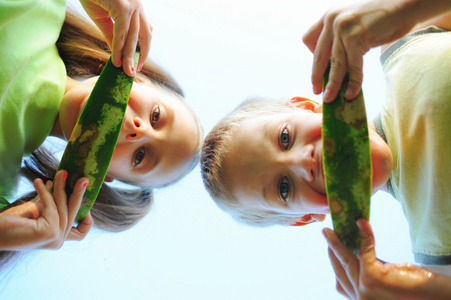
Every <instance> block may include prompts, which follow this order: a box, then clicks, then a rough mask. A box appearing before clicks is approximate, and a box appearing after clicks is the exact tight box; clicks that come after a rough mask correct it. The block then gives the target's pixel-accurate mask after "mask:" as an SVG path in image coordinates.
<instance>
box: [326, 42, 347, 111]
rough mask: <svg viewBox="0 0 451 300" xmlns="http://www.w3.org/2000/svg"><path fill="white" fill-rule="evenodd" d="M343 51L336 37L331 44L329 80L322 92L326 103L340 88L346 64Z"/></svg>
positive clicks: (332, 99)
mask: <svg viewBox="0 0 451 300" xmlns="http://www.w3.org/2000/svg"><path fill="white" fill-rule="evenodd" d="M345 52H346V50H345V49H344V47H343V44H342V42H341V40H340V39H339V38H338V37H336V38H335V40H334V43H333V46H332V54H331V55H332V57H331V62H330V72H329V80H328V82H327V86H326V89H325V91H324V94H323V101H324V102H326V103H330V102H332V101H334V100H335V98H337V95H338V91H339V90H340V88H341V84H342V82H343V78H344V76H345V73H346V68H347V64H348V63H347V60H346V54H345Z"/></svg>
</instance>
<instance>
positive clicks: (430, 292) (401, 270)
mask: <svg viewBox="0 0 451 300" xmlns="http://www.w3.org/2000/svg"><path fill="white" fill-rule="evenodd" d="M357 225H358V226H359V228H360V234H361V238H362V242H361V248H360V259H359V258H358V257H357V256H355V255H354V254H353V253H352V251H351V250H349V249H348V248H346V247H345V246H344V245H343V244H342V243H341V241H340V239H339V238H338V236H337V235H336V234H335V232H334V231H332V230H330V229H324V230H323V233H324V236H325V237H326V240H327V243H328V244H329V249H328V250H329V258H330V261H331V263H332V267H333V269H334V271H335V275H336V280H337V282H336V285H337V290H338V292H340V293H341V294H342V295H344V296H346V297H348V298H349V299H365V300H370V299H451V298H450V295H451V294H450V288H449V286H450V283H451V278H450V277H446V276H442V275H437V274H434V273H432V272H430V271H429V270H427V269H424V268H420V267H417V266H414V265H411V264H399V265H394V264H386V263H384V262H382V261H380V260H378V259H377V258H376V254H375V251H374V245H375V244H374V236H373V232H372V230H371V226H370V224H369V223H368V221H367V220H365V219H359V220H358V221H357Z"/></svg>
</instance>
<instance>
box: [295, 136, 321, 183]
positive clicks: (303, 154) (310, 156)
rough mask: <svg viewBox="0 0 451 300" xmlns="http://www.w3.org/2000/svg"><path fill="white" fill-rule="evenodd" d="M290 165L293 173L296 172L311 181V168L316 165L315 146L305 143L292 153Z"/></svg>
mask: <svg viewBox="0 0 451 300" xmlns="http://www.w3.org/2000/svg"><path fill="white" fill-rule="evenodd" d="M290 165H291V169H292V171H293V172H294V173H295V174H298V176H301V177H302V178H304V179H305V180H307V181H308V182H311V181H313V179H314V177H313V176H314V175H313V174H314V172H313V170H314V168H315V166H316V160H315V148H314V147H313V145H312V144H308V145H305V146H304V147H302V149H301V150H300V151H299V152H294V153H292V156H291V159H290Z"/></svg>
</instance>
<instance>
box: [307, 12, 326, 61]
mask: <svg viewBox="0 0 451 300" xmlns="http://www.w3.org/2000/svg"><path fill="white" fill-rule="evenodd" d="M323 27H324V17H323V18H321V19H320V20H319V21H317V22H316V23H315V24H313V25H312V26H311V27H310V28H309V29H308V30H307V31H306V32H305V33H304V35H303V36H302V42H303V43H304V44H305V45H306V46H307V48H308V49H309V50H310V51H311V52H312V53H314V52H315V49H316V45H317V42H318V39H319V36H320V34H321V32H322V30H323Z"/></svg>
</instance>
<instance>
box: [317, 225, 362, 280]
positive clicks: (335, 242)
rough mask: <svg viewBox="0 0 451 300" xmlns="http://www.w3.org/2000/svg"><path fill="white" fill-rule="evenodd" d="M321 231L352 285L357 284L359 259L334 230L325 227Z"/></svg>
mask: <svg viewBox="0 0 451 300" xmlns="http://www.w3.org/2000/svg"><path fill="white" fill-rule="evenodd" d="M323 233H324V236H325V237H326V240H327V243H328V245H329V247H330V248H331V249H332V251H333V252H334V255H335V256H336V257H337V259H338V260H339V262H340V264H341V265H342V267H343V269H344V270H345V271H346V274H347V277H348V278H349V280H350V281H351V282H352V284H353V285H354V286H358V282H359V275H360V264H359V259H358V258H357V257H356V256H355V255H354V253H352V251H351V250H350V249H349V248H347V247H346V246H345V245H343V243H342V242H341V241H340V238H339V237H338V235H337V234H336V233H335V232H334V231H332V230H330V229H327V228H326V229H324V230H323Z"/></svg>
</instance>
